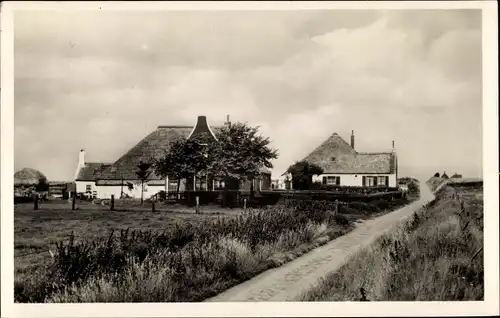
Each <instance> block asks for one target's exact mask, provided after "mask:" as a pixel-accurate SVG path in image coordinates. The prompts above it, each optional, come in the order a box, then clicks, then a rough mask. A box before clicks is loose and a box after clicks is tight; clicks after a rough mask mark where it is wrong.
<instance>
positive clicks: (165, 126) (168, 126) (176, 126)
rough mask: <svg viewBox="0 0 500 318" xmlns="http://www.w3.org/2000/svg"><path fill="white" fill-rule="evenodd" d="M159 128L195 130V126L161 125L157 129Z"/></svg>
mask: <svg viewBox="0 0 500 318" xmlns="http://www.w3.org/2000/svg"><path fill="white" fill-rule="evenodd" d="M159 128H194V125H160V126H158V127H156V129H159Z"/></svg>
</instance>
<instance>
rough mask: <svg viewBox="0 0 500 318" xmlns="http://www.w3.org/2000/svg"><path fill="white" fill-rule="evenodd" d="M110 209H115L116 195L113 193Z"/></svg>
mask: <svg viewBox="0 0 500 318" xmlns="http://www.w3.org/2000/svg"><path fill="white" fill-rule="evenodd" d="M109 209H110V210H111V211H114V210H115V195H114V194H112V195H111V203H110V204H109Z"/></svg>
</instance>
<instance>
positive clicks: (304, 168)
mask: <svg viewBox="0 0 500 318" xmlns="http://www.w3.org/2000/svg"><path fill="white" fill-rule="evenodd" d="M286 172H287V173H290V174H291V175H292V183H293V187H294V189H297V190H311V189H312V188H313V180H312V179H313V176H315V175H320V174H322V173H323V169H322V168H321V167H320V166H318V165H315V164H312V163H309V162H308V161H305V160H302V161H297V162H295V163H294V164H293V165H291V166H290V167H288V170H287V171H286Z"/></svg>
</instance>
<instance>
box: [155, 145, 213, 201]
mask: <svg viewBox="0 0 500 318" xmlns="http://www.w3.org/2000/svg"><path fill="white" fill-rule="evenodd" d="M206 151H207V148H206V145H204V143H203V142H202V141H201V140H199V139H196V138H190V139H179V140H176V141H175V142H174V143H173V144H172V145H171V146H170V148H169V151H168V152H166V153H165V155H164V156H163V157H160V158H158V159H157V160H155V162H154V164H153V167H154V169H155V172H156V173H157V174H158V175H159V176H161V177H163V178H165V177H167V176H169V177H170V178H173V179H175V180H177V190H176V194H177V195H176V197H179V188H180V180H182V179H185V178H189V177H192V176H193V175H195V174H196V173H198V172H200V171H204V170H206V169H207V167H208V160H209V159H208V156H207V153H206Z"/></svg>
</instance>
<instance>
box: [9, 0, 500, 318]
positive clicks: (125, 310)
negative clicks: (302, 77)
mask: <svg viewBox="0 0 500 318" xmlns="http://www.w3.org/2000/svg"><path fill="white" fill-rule="evenodd" d="M1 6H2V7H1V18H0V21H1V31H2V32H1V42H0V43H1V44H0V45H1V84H0V87H1V102H0V109H1V117H0V118H1V160H0V163H1V172H0V176H1V192H0V200H1V209H0V211H1V226H2V227H1V252H2V258H1V259H2V260H1V262H2V263H1V273H2V275H1V282H2V284H1V300H2V303H1V310H2V316H8V317H11V316H12V317H76V316H79V317H119V316H123V317H167V316H169V317H174V316H175V317H188V316H200V317H228V316H242V317H252V316H266V317H280V316H287V317H299V316H317V317H328V316H334V315H341V316H377V317H379V316H380V317H382V316H383V317H392V316H427V315H429V316H443V315H446V316H452V315H471V316H472V315H495V314H498V313H499V302H498V299H499V275H498V274H499V272H498V270H499V258H498V252H499V235H498V233H499V231H498V230H499V227H498V220H499V213H498V211H499V205H498V180H499V174H498V104H497V101H498V16H497V2H496V1H423V2H418V1H400V2H391V1H359V2H355V1H352V2H347V1H345V2H342V1H339V2H330V1H321V2H320V1H310V2H302V1H297V2H295V1H293V2H290V1H283V2H275V1H265V2H261V1H245V2H243V1H242V2H236V1H228V2H188V1H186V2H147V1H145V2H120V1H116V2H20V1H12V2H3V3H1ZM319 9H332V10H335V9H337V10H338V9H352V10H418V9H446V10H448V9H481V10H482V13H483V14H482V40H483V41H482V45H483V46H482V69H483V74H482V76H483V181H484V211H485V213H484V233H485V234H484V262H485V263H484V268H485V277H484V281H485V298H484V299H485V300H484V301H467V302H321V303H316V302H307V303H306V302H286V303H284V302H244V303H238V302H228V303H164V304H161V303H107V304H14V302H13V299H14V298H13V295H14V288H13V283H14V278H13V273H14V257H13V255H14V254H13V249H14V231H13V214H14V212H13V211H14V210H13V209H14V207H13V200H12V197H13V186H12V185H13V182H14V181H13V179H14V178H13V175H14V108H13V107H14V63H13V59H14V43H13V38H14V37H13V32H14V24H13V19H14V11H16V10H109V11H131V10H134V11H144V10H319Z"/></svg>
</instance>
